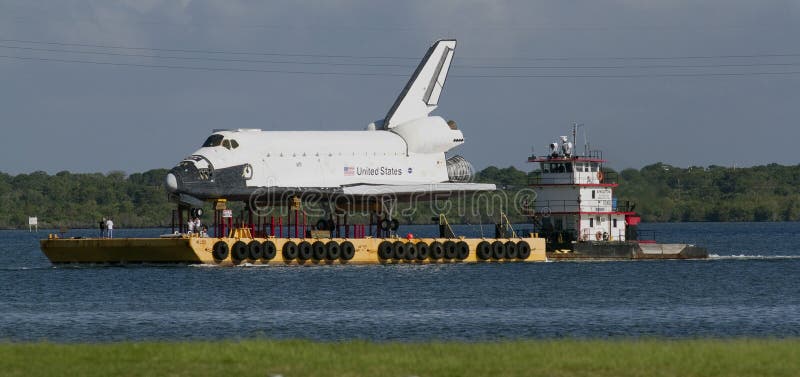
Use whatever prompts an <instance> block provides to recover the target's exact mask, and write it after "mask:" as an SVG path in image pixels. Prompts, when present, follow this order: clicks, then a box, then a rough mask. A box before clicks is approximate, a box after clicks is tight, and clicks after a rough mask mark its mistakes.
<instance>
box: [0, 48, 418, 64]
mask: <svg viewBox="0 0 800 377" xmlns="http://www.w3.org/2000/svg"><path fill="white" fill-rule="evenodd" d="M0 48H6V49H15V50H26V51H41V52H59V53H69V54H82V55H104V56H123V57H137V58H157V59H175V60H198V61H215V62H232V63H270V64H303V65H331V66H357V67H404V68H409V67H413V66H412V65H409V64H393V63H341V62H305V61H297V60H264V59H229V58H212V57H198V56H168V55H150V54H126V53H121V52H101V51H81V50H65V49H55V48H38V47H23V46H8V45H0Z"/></svg>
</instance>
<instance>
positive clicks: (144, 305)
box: [0, 223, 800, 342]
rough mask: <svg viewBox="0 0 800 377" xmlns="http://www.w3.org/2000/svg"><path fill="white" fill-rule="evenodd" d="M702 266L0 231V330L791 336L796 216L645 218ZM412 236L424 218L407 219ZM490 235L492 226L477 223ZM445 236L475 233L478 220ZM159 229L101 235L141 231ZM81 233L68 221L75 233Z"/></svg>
mask: <svg viewBox="0 0 800 377" xmlns="http://www.w3.org/2000/svg"><path fill="white" fill-rule="evenodd" d="M643 228H646V229H649V230H652V231H655V232H656V235H657V237H658V238H659V240H661V241H663V242H690V243H697V244H701V245H705V246H708V247H709V249H710V252H711V253H712V254H713V255H714V257H713V258H712V259H710V260H703V261H623V262H557V263H525V264H455V265H424V266H413V265H411V266H409V265H388V266H315V267H287V266H267V267H255V266H252V267H235V268H219V267H212V266H126V267H107V266H94V267H89V266H63V267H53V266H52V265H50V263H49V262H48V261H47V259H46V258H45V257H44V256H43V255H42V253H41V252H40V251H39V247H38V241H37V239H38V237H42V236H46V232H40V233H38V234H36V233H33V234H32V233H28V232H27V231H2V232H0V266H1V267H0V284H1V285H2V287H3V288H2V290H0V341H2V340H11V341H24V340H50V341H59V342H61V341H66V342H73V341H80V342H84V341H92V342H94V341H100V342H105V341H120V340H140V339H150V340H187V339H242V338H254V337H265V338H305V339H318V340H342V339H369V340H377V341H384V340H400V341H413V340H432V339H436V340H455V339H459V340H496V339H519V338H525V339H528V338H553V337H578V338H587V337H588V338H607V337H650V336H657V337H671V338H672V337H675V338H687V337H689V338H692V337H705V336H712V337H736V336H755V337H763V336H774V337H786V336H800V277H799V276H798V272H800V251H798V247H797V241H798V236H797V234H798V231H800V223H730V224H722V223H700V224H645V226H644V227H643ZM405 229H406V230H407V231H410V232H412V233H414V234H417V235H420V236H423V235H430V234H433V233H435V231H436V229H435V227H406V228H405ZM483 230H484V232H487V233H488V232H489V230H491V228H490V227H484V229H483ZM456 231H457V232H460V233H463V234H469V235H479V234H480V229H479V228H478V227H477V226H462V227H459V228H457V229H456ZM162 232H163V230H160V229H145V230H126V229H120V230H115V236H118V237H123V236H131V237H133V236H154V235H158V234H160V233H162ZM92 233H93V231H72V232H71V234H72V235H74V236H78V235H93V234H92Z"/></svg>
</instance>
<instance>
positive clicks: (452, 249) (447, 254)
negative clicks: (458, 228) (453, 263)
mask: <svg viewBox="0 0 800 377" xmlns="http://www.w3.org/2000/svg"><path fill="white" fill-rule="evenodd" d="M456 254H457V252H456V243H455V242H453V241H444V259H455V258H456Z"/></svg>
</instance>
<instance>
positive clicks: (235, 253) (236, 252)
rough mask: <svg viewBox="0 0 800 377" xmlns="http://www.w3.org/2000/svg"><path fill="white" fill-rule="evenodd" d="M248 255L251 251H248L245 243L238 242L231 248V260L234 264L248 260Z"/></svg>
mask: <svg viewBox="0 0 800 377" xmlns="http://www.w3.org/2000/svg"><path fill="white" fill-rule="evenodd" d="M247 254H249V250H248V249H247V244H246V243H244V241H236V242H235V243H234V244H233V247H232V248H231V259H233V261H234V262H241V261H243V260H245V259H247Z"/></svg>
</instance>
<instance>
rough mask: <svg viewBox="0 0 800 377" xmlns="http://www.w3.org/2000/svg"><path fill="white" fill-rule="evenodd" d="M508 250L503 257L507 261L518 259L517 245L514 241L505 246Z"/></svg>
mask: <svg viewBox="0 0 800 377" xmlns="http://www.w3.org/2000/svg"><path fill="white" fill-rule="evenodd" d="M503 246H504V247H505V249H506V251H505V253H503V256H504V257H505V258H506V259H517V243H516V242H514V241H508V242H506V243H505V245H503Z"/></svg>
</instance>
